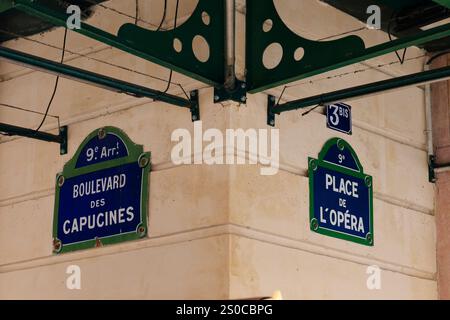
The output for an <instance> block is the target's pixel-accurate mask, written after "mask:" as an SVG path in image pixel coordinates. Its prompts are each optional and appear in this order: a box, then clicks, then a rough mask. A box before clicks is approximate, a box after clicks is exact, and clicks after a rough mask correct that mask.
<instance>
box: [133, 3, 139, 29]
mask: <svg viewBox="0 0 450 320" xmlns="http://www.w3.org/2000/svg"><path fill="white" fill-rule="evenodd" d="M138 22H139V0H136V18H135V19H134V24H135V25H136V26H137V25H138Z"/></svg>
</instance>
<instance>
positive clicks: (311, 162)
mask: <svg viewBox="0 0 450 320" xmlns="http://www.w3.org/2000/svg"><path fill="white" fill-rule="evenodd" d="M335 145H337V146H338V148H339V149H340V150H342V151H343V150H345V149H347V150H348V151H349V152H350V153H351V155H352V157H353V159H354V161H355V163H356V164H357V166H358V168H359V171H355V170H350V169H348V168H345V167H342V166H338V165H336V164H333V163H330V162H328V161H324V158H325V156H326V155H327V153H328V151H329V150H330V148H331V147H332V146H335ZM319 167H322V168H325V169H328V170H333V171H336V172H339V173H342V174H344V175H349V176H351V177H355V178H358V179H362V180H364V181H365V183H366V186H367V187H368V189H369V215H370V216H369V221H370V228H369V230H368V232H367V235H366V237H365V238H364V239H363V238H360V237H357V236H352V235H349V234H343V233H340V232H337V231H333V230H329V229H325V228H322V227H321V226H320V224H319V223H318V221H316V219H315V215H314V172H315V171H316V170H317V169H318V168H319ZM308 175H309V190H310V192H309V208H310V209H309V220H310V228H311V231H313V232H317V233H320V234H323V235H326V236H329V237H334V238H338V239H342V240H347V241H352V242H355V243H359V244H363V245H366V246H373V245H374V242H375V240H374V239H375V238H374V228H373V179H372V177H371V176H369V175H367V174H365V173H364V168H363V166H362V165H361V162H360V160H359V158H358V155H357V154H356V152H355V150H354V149H353V148H352V146H351V145H350V144H349V143H348V142H346V141H345V140H343V139H340V138H332V139H330V140H328V141H327V142H326V143H325V145H324V146H323V148H322V150H321V151H320V153H319V157H318V159H314V158H308Z"/></svg>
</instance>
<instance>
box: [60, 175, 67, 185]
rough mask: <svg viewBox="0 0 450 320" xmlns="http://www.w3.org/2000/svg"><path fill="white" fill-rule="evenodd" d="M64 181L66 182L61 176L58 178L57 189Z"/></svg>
mask: <svg viewBox="0 0 450 320" xmlns="http://www.w3.org/2000/svg"><path fill="white" fill-rule="evenodd" d="M65 181H66V178H64V176H63V175H62V174H61V175H59V176H58V186H59V187H62V186H63V184H64V182H65Z"/></svg>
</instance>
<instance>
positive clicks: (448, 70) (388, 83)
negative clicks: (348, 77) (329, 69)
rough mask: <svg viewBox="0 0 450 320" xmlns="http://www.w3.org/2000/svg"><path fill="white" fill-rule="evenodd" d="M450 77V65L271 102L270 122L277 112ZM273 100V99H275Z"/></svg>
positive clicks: (345, 99)
mask: <svg viewBox="0 0 450 320" xmlns="http://www.w3.org/2000/svg"><path fill="white" fill-rule="evenodd" d="M448 78H450V67H445V68H440V69H435V70H431V71H425V72H419V73H413V74H410V75H407V76H403V77H398V78H394V79H388V80H383V81H378V82H374V83H369V84H365V85H361V86H357V87H352V88H347V89H343V90H338V91H333V92H329V93H325V94H319V95H315V96H311V97H307V98H303V99H298V100H294V101H291V102H287V103H284V104H279V105H275V104H273V105H272V106H271V105H270V104H269V108H268V123H269V124H270V125H274V124H275V122H274V121H273V116H274V115H275V114H281V113H282V112H286V111H291V110H297V109H301V108H306V107H310V106H315V105H326V104H331V103H334V102H340V101H349V100H352V99H357V98H362V97H365V96H368V95H373V94H378V93H380V92H388V91H391V90H395V89H400V88H405V87H409V86H417V85H421V84H426V83H432V82H437V81H442V80H445V79H448ZM271 100H272V101H273V99H271ZM269 118H270V119H269ZM270 120H272V121H270Z"/></svg>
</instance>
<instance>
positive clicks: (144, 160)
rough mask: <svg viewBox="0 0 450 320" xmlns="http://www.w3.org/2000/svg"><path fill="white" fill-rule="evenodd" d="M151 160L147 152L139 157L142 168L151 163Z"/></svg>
mask: <svg viewBox="0 0 450 320" xmlns="http://www.w3.org/2000/svg"><path fill="white" fill-rule="evenodd" d="M149 162H150V160H149V158H148V157H147V155H146V154H141V156H140V157H139V159H138V163H139V167H140V168H145V167H146V166H147V165H148V164H149Z"/></svg>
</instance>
